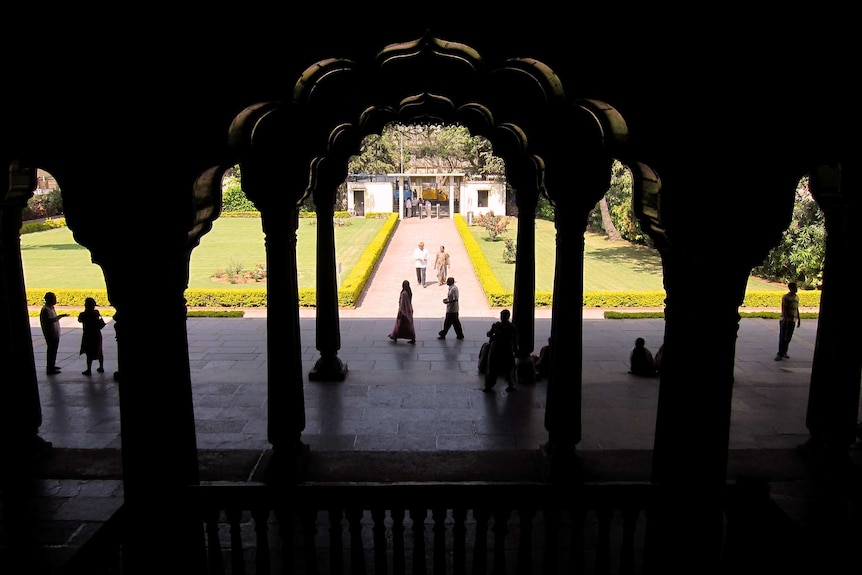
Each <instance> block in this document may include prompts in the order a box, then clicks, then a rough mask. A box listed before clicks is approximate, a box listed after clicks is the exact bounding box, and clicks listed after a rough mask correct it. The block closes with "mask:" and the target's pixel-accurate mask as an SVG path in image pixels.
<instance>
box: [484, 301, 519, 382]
mask: <svg viewBox="0 0 862 575" xmlns="http://www.w3.org/2000/svg"><path fill="white" fill-rule="evenodd" d="M511 316H512V314H511V312H510V311H509V310H507V309H504V310H502V311H501V312H500V321H495V322H494V324H493V325H491V329H490V330H488V341H489V342H490V344H491V345H490V347H489V348H488V371H487V373H486V374H485V387H483V388H482V391H484V392H485V393H490V392H491V390H493V389H494V386H495V385H497V378H499V377H503V378H505V379H506V383H507V386H506V391H508V392H510V393H511V392H513V391H515V351H516V349H517V345H518V332H517V331H515V325H514V324H513V323H512V322H511V321H509V318H510V317H511Z"/></svg>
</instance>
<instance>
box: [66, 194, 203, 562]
mask: <svg viewBox="0 0 862 575" xmlns="http://www.w3.org/2000/svg"><path fill="white" fill-rule="evenodd" d="M64 191H65V188H64ZM146 191H149V190H139V192H140V197H143V196H144V195H145V192H146ZM90 208H91V209H92V210H93V211H97V210H96V208H95V206H91V207H90ZM117 213H128V212H117ZM162 224H163V227H162V228H161V230H160V232H161V233H162V234H163V235H162V237H163V238H165V237H166V236H170V235H171V231H170V230H171V226H170V225H169V224H167V223H166V222H164V221H163V222H162ZM93 225H99V224H98V222H95V223H93ZM102 225H104V224H102ZM117 226H118V229H117V230H116V231H115V233H104V230H103V231H102V235H101V237H102V238H103V240H104V243H103V244H101V245H100V244H94V245H92V246H90V248H91V252H92V254H93V261H94V263H96V264H98V265H99V266H101V268H102V270H103V271H104V274H105V283H106V287H107V290H108V298H109V300H110V304H111V305H112V306H113V307H114V309H115V314H114V327H115V331H116V337H117V362H118V367H119V382H118V389H119V400H120V420H121V425H122V437H121V439H122V453H123V485H124V494H125V505H126V511H127V513H128V515H127V521H126V523H125V524H126V527H127V543H126V544H125V545H124V548H123V561H124V564H125V565H126V566H128V567H129V569H130V571H129V572H132V573H139V572H140V573H143V572H150V573H152V572H154V571H157V570H158V569H160V568H162V567H163V566H164V565H165V564H167V563H168V562H171V564H174V563H173V561H176V562H177V563H176V564H177V565H182V566H185V567H188V568H189V569H190V568H191V566H192V565H194V564H195V561H196V560H197V559H198V558H199V557H200V553H202V552H203V550H202V540H201V537H200V520H199V518H195V517H194V516H193V514H192V512H191V510H190V509H189V508H188V505H187V504H186V503H187V501H186V499H185V490H186V488H187V487H188V486H189V485H194V484H197V483H198V482H199V475H198V459H197V443H196V436H195V417H194V405H193V401H192V388H191V374H190V367H189V356H188V334H187V331H186V305H185V298H184V295H183V292H184V290H185V287H186V285H187V282H188V261H189V255H190V252H189V251H188V250H186V249H185V248H184V239H185V238H184V237H183V235H181V234H179V233H176V234H175V235H174V237H175V238H176V239H177V243H176V244H175V246H174V247H173V248H169V247H167V246H166V245H165V243H160V242H159V241H148V242H144V243H141V242H140V241H139V238H141V237H149V238H150V240H154V239H155V236H154V235H153V234H151V233H150V234H147V232H146V231H145V230H144V228H149V225H146V224H145V225H141V226H139V225H130V224H129V222H128V221H125V220H121V221H118V222H117ZM120 226H124V227H125V229H124V230H120V229H119V227H120ZM78 229H81V230H82V234H83V235H85V236H86V235H87V232H86V230H85V229H83V228H80V227H79V228H78ZM174 231H175V232H176V231H177V230H174ZM163 241H164V240H163ZM154 244H155V245H154ZM136 246H140V249H137V247H136ZM152 270H159V272H160V273H159V278H160V280H159V281H160V285H159V286H158V289H153V286H152V285H151V283H150V282H147V281H142V278H143V277H147V276H148V274H149V272H151V271H152ZM157 509H172V510H174V511H175V512H177V513H180V515H179V516H177V517H172V518H171V520H170V521H165V517H164V515H163V514H160V513H158V512H156V511H154V510H157ZM186 511H187V512H188V515H183V514H182V513H183V512H186ZM154 533H158V534H159V537H164V538H165V540H168V541H184V542H186V543H185V544H183V545H181V546H180V547H181V549H180V548H172V549H170V550H168V549H167V548H164V551H163V547H161V546H156V547H155V548H154V547H153V545H152V536H153V534H154ZM169 556H170V559H169ZM160 566H161V567H160Z"/></svg>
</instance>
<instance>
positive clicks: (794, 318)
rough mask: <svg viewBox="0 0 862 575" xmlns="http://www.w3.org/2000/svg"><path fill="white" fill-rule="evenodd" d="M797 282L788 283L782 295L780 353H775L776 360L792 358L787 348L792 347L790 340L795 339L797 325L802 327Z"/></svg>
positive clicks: (779, 329)
mask: <svg viewBox="0 0 862 575" xmlns="http://www.w3.org/2000/svg"><path fill="white" fill-rule="evenodd" d="M797 289H798V288H797V286H796V282H790V283H789V284H787V293H786V294H784V295H783V296H781V319H779V324H778V353H777V354H776V355H775V361H781V360H782V359H790V356H789V355H787V349H788V348H789V347H790V340H791V339H793V331H794V329H795V328H797V327H802V318H801V317H800V315H799V296H798V295H797V294H796V292H797Z"/></svg>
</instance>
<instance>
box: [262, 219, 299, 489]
mask: <svg viewBox="0 0 862 575" xmlns="http://www.w3.org/2000/svg"><path fill="white" fill-rule="evenodd" d="M261 218H262V220H263V231H264V234H265V235H266V262H267V263H266V269H267V281H266V292H267V300H266V301H267V314H266V316H267V317H266V321H267V333H268V334H274V333H278V334H279V337H267V340H266V350H267V358H278V360H277V361H272V360H268V361H267V399H268V412H267V437H268V439H269V442H270V443H271V444H272V446H273V459H272V464H271V466H270V469H269V470H267V471H268V474H269V476H270V477H271V478H275V477H279V478H291V477H292V478H299V477H301V474H302V470H303V467H304V463H305V460H306V458H307V455H308V446H307V445H305V444H304V443H302V440H301V437H302V431H303V430H304V429H305V391H304V389H303V386H304V378H303V375H302V342H301V340H300V332H301V329H300V327H301V326H300V318H299V306H298V301H299V287H298V280H297V277H298V275H297V267H296V247H297V246H296V243H297V242H296V230H297V227H298V226H299V212H298V210H297V209H296V207H293V208H292V209H286V210H284V211H281V210H280V211H277V212H276V213H272V214H270V213H267V214H263V213H262V214H261Z"/></svg>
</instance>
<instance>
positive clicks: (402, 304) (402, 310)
mask: <svg viewBox="0 0 862 575" xmlns="http://www.w3.org/2000/svg"><path fill="white" fill-rule="evenodd" d="M399 337H402V338H406V339H407V343H413V344H415V343H416V328H415V326H414V325H413V290H411V289H410V282H409V281H407V280H404V281H403V282H401V294H400V295H399V296H398V315H396V316H395V326H394V327H393V328H392V332H391V333H390V334H389V339H391V340H392V341H394V342H396V343H398V338H399Z"/></svg>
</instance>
